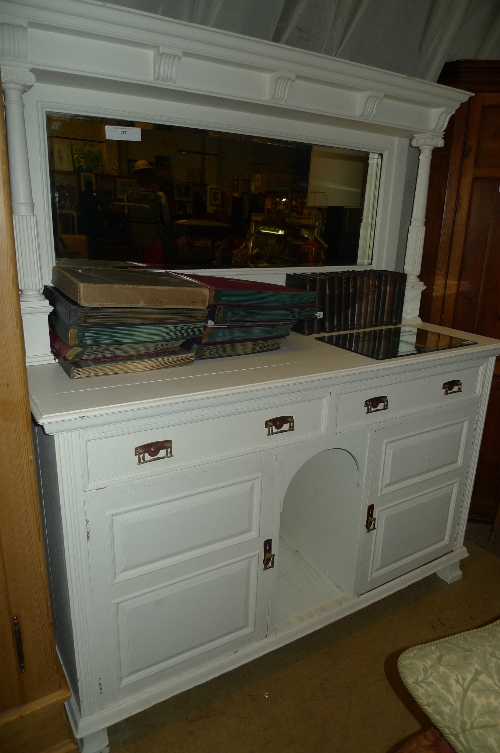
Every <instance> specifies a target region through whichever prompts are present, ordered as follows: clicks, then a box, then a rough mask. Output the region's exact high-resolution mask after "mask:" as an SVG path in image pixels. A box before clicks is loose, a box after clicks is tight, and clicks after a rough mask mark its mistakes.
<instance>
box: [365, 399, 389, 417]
mask: <svg viewBox="0 0 500 753" xmlns="http://www.w3.org/2000/svg"><path fill="white" fill-rule="evenodd" d="M365 408H366V412H367V413H377V412H378V411H380V410H388V408H389V398H388V397H387V395H378V396H377V397H370V398H369V399H368V400H365Z"/></svg>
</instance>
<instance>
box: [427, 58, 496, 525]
mask: <svg viewBox="0 0 500 753" xmlns="http://www.w3.org/2000/svg"><path fill="white" fill-rule="evenodd" d="M438 82H439V83H441V84H446V85H448V86H454V87H456V88H459V89H465V90H467V91H470V92H474V96H473V97H472V98H471V99H469V100H468V102H465V103H464V104H463V105H461V107H460V108H459V109H458V110H457V112H456V114H455V116H454V117H453V118H452V119H451V120H450V123H449V125H448V128H447V129H446V134H445V145H444V148H442V149H435V150H434V153H433V158H432V167H431V178H430V183H429V195H428V203H427V221H426V225H427V229H426V236H425V245H424V253H423V261H422V271H421V275H420V277H421V279H422V281H423V282H424V283H425V285H426V290H425V291H424V294H423V296H422V306H421V309H420V316H421V318H422V319H423V320H424V321H427V322H432V323H435V324H441V325H443V326H446V327H454V328H456V329H461V330H465V331H467V332H475V333H477V334H481V335H486V336H490V337H496V338H498V337H500V61H496V60H495V61H484V60H459V61H455V62H452V63H446V65H445V66H444V68H443V70H442V72H441V75H440V77H439V79H438ZM499 435H500V359H497V365H496V368H495V374H494V377H493V385H492V390H491V396H490V402H489V407H488V413H487V418H486V424H485V428H484V434H483V441H482V445H481V452H480V457H479V464H478V468H477V474H476V481H475V485H474V491H473V496H472V504H471V510H470V516H471V518H472V519H476V520H482V521H485V522H486V521H487V522H493V521H495V526H494V528H493V533H494V531H495V530H496V529H497V528H498V525H499V524H500V512H498V511H499V509H500V508H499V500H500V441H499V439H500V436H499ZM497 512H498V515H497ZM496 515H497V517H496V520H495V516H496Z"/></svg>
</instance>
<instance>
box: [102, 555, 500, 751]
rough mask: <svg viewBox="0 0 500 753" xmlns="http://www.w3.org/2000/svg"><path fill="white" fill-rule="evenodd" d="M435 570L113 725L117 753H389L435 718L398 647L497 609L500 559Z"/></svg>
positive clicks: (480, 619)
mask: <svg viewBox="0 0 500 753" xmlns="http://www.w3.org/2000/svg"><path fill="white" fill-rule="evenodd" d="M468 546H469V551H470V557H469V558H468V559H466V560H464V561H463V562H462V571H463V578H462V580H460V581H459V582H457V583H454V584H452V585H450V586H448V585H447V584H446V583H444V582H443V581H441V580H440V579H439V578H438V577H437V576H435V575H433V576H431V577H429V578H426V579H425V580H423V581H421V582H420V583H416V584H414V585H413V586H409V587H408V588H406V589H405V590H403V591H401V592H400V593H397V594H394V595H393V596H389V597H388V598H386V599H384V600H382V601H381V602H378V603H377V604H375V605H373V606H370V607H366V608H365V609H364V610H361V611H360V612H358V613H357V614H355V615H351V616H350V617H346V618H344V619H343V620H339V621H338V622H336V623H334V624H333V625H330V626H329V627H327V628H324V629H323V630H320V631H317V632H316V633H314V634H312V635H310V636H308V637H306V638H303V639H301V640H299V641H296V642H295V643H293V644H291V645H289V646H286V647H285V648H282V649H279V650H277V651H274V652H273V653H271V654H268V655H266V656H264V657H262V658H261V659H257V660H255V661H253V662H251V663H250V664H246V665H245V666H243V667H240V668H239V669H236V670H233V671H232V672H229V673H227V674H225V675H223V676H222V677H219V678H217V679H215V680H212V681H210V682H207V683H205V684H204V685H201V686H198V687H197V688H194V689H193V690H190V691H187V692H185V693H182V694H180V695H178V696H176V697H175V698H171V699H170V700H168V701H165V702H163V703H160V704H157V705H156V706H154V707H152V708H151V709H149V710H147V711H144V712H142V713H140V714H137V715H136V716H133V717H130V718H129V719H127V720H125V721H124V722H121V723H119V724H116V725H114V726H113V727H110V728H109V737H110V742H111V751H112V753H115V752H116V751H120V752H121V753H163V752H165V753H181V751H182V753H259V752H260V751H262V753H264V752H265V753H285V752H286V753H299V752H300V753H326V752H328V753H388V752H389V751H391V750H392V749H395V748H396V747H397V746H398V744H400V743H401V741H403V740H405V739H406V738H407V737H408V736H410V735H411V734H414V733H415V732H417V731H418V730H419V729H421V728H422V727H425V728H427V727H428V726H430V724H429V722H428V720H427V719H426V717H425V715H424V714H423V713H422V712H421V711H420V710H419V709H418V707H417V706H416V705H415V704H414V702H413V701H412V699H411V697H410V696H409V694H408V692H407V691H406V689H405V688H404V686H403V684H402V683H401V681H400V679H399V676H398V674H397V669H396V662H397V658H398V656H399V654H400V653H401V651H402V650H403V649H405V648H407V647H408V646H412V645H415V644H418V643H422V642H424V641H430V640H435V639H436V638H441V637H443V636H445V635H451V634H453V633H457V632H459V631H461V630H467V629H470V628H475V627H479V626H480V625H484V624H486V623H488V622H491V621H493V620H494V619H498V618H499V617H500V559H499V558H498V557H495V556H493V555H492V554H490V553H489V552H487V551H485V550H483V549H480V548H478V547H475V546H474V545H468Z"/></svg>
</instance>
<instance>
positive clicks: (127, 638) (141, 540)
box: [86, 455, 276, 706]
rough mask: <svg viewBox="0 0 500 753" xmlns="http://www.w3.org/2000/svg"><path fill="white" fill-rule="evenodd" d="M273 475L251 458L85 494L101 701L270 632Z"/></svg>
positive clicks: (267, 461)
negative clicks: (267, 547)
mask: <svg viewBox="0 0 500 753" xmlns="http://www.w3.org/2000/svg"><path fill="white" fill-rule="evenodd" d="M275 477H276V460H275V457H274V456H271V457H266V458H264V457H261V456H260V455H257V456H254V457H252V458H250V459H245V460H239V461H230V462H221V463H217V464H213V465H211V466H210V468H207V469H205V470H203V471H200V470H198V471H193V472H191V473H189V474H187V473H183V474H180V473H175V472H174V473H172V474H171V475H170V474H169V476H168V479H166V480H165V479H160V480H158V479H156V480H152V481H150V483H149V485H147V484H143V485H133V486H127V487H125V488H123V489H121V490H120V491H119V493H118V491H117V490H115V493H114V494H112V495H110V496H107V495H105V494H104V495H102V494H100V495H95V496H92V497H90V498H89V500H88V501H87V504H86V511H87V518H88V521H89V536H90V540H89V557H90V574H91V581H92V597H93V603H94V612H95V629H94V635H93V638H92V641H93V645H94V646H95V647H96V655H95V662H94V666H95V673H96V677H95V682H97V683H99V687H100V695H101V698H102V703H103V706H109V705H112V704H113V703H119V702H120V701H122V700H124V699H126V698H130V697H131V696H134V695H136V694H141V693H143V692H145V691H147V690H148V689H150V688H152V687H155V686H158V685H161V684H162V683H164V682H168V681H171V680H172V679H173V678H174V677H175V676H177V675H180V674H183V673H184V672H187V671H190V670H193V669H196V668H198V667H200V666H202V665H203V664H206V663H208V662H212V661H215V660H216V659H217V658H219V657H221V656H224V655H226V654H229V653H232V652H234V651H236V650H238V649H239V648H242V647H244V646H246V645H248V644H250V643H253V642H255V641H258V640H261V639H262V638H264V637H265V636H266V634H267V623H268V609H269V594H270V586H271V578H272V576H273V573H274V571H273V570H266V571H264V569H263V557H264V541H265V540H266V539H268V538H272V537H273V521H274V481H275Z"/></svg>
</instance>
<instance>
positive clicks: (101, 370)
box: [58, 351, 195, 379]
mask: <svg viewBox="0 0 500 753" xmlns="http://www.w3.org/2000/svg"><path fill="white" fill-rule="evenodd" d="M194 357H195V356H194V353H188V352H187V351H182V353H180V354H179V353H177V354H168V355H166V356H157V357H156V356H148V357H147V358H139V357H137V358H133V359H130V360H125V361H122V360H111V361H67V360H66V359H65V358H59V359H58V362H59V364H60V366H61V367H62V368H63V369H64V371H65V372H66V374H67V375H68V376H69V377H71V379H78V378H80V377H89V376H104V375H106V374H130V373H132V372H137V371H150V370H151V369H167V368H170V367H172V366H183V365H184V364H186V363H190V362H191V361H193V360H194Z"/></svg>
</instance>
